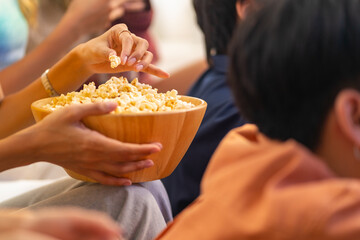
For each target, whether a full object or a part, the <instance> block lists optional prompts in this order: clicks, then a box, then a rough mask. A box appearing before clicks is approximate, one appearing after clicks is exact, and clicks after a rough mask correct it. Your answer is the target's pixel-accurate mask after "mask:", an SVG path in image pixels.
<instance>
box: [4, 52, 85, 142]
mask: <svg viewBox="0 0 360 240" xmlns="http://www.w3.org/2000/svg"><path fill="white" fill-rule="evenodd" d="M90 75H91V73H90V72H89V71H88V70H87V69H86V68H85V67H84V65H83V61H82V60H81V59H80V57H79V55H78V54H77V50H76V49H74V50H73V51H71V52H70V53H69V54H68V55H66V56H65V57H64V58H63V59H62V60H60V61H59V62H58V63H57V64H55V65H54V67H52V68H51V70H50V71H49V73H48V78H49V80H50V82H51V84H52V86H53V87H54V89H55V90H56V91H57V92H58V93H67V92H69V91H73V90H76V89H77V88H79V87H80V86H81V84H82V83H83V82H84V81H85V80H86V79H87V78H88V77H89V76H90ZM46 97H48V94H47V92H46V91H45V89H44V87H43V85H42V83H41V81H40V79H37V80H35V81H34V82H33V83H31V84H30V85H29V86H27V87H26V88H24V89H23V90H21V91H19V92H16V93H14V94H11V95H9V96H5V98H4V100H3V101H2V103H1V105H0V119H1V125H0V139H1V138H4V137H6V136H9V135H10V134H13V133H15V132H17V131H19V130H21V129H23V128H25V127H27V126H29V125H31V124H32V123H33V122H34V120H33V117H32V113H31V109H30V105H31V103H32V102H34V101H36V100H38V99H41V98H46Z"/></svg>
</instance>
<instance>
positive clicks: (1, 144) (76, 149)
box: [0, 103, 161, 185]
mask: <svg viewBox="0 0 360 240" xmlns="http://www.w3.org/2000/svg"><path fill="white" fill-rule="evenodd" d="M116 106H117V105H116V103H98V104H85V105H82V104H79V105H73V106H70V107H67V108H64V109H60V110H57V111H55V112H54V113H52V114H50V115H49V116H47V117H45V118H44V119H43V120H42V121H40V122H39V123H37V124H35V125H33V126H31V127H29V128H26V129H24V130H22V131H20V132H17V133H16V134H13V135H11V136H9V137H7V138H5V139H2V140H0V171H3V170H6V169H10V168H14V167H19V166H24V165H28V164H31V163H34V162H41V161H43V162H50V163H53V164H57V165H59V166H62V167H64V168H67V169H69V170H72V171H74V172H77V173H79V174H82V175H85V176H88V177H90V178H92V179H94V180H96V181H98V182H100V183H102V184H107V185H130V184H131V181H130V180H128V179H126V178H119V177H117V176H120V175H123V174H124V173H128V172H132V171H136V170H140V169H143V168H147V167H151V166H153V162H152V161H151V160H149V159H147V156H148V155H150V154H152V153H155V152H158V151H160V150H161V145H160V144H159V143H152V144H130V143H123V142H120V141H117V140H114V139H110V138H107V137H105V136H104V135H102V134H100V133H98V132H96V131H93V130H90V129H88V128H86V127H85V126H84V125H83V124H82V123H81V119H82V118H84V117H86V116H89V115H99V114H106V113H109V112H110V111H112V110H114V109H115V108H116ZM29 140H31V141H29Z"/></svg>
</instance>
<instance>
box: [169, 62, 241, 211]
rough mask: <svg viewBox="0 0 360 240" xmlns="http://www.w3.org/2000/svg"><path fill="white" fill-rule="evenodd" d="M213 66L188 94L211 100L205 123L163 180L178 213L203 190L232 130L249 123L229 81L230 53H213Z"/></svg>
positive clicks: (174, 209)
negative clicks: (212, 163)
mask: <svg viewBox="0 0 360 240" xmlns="http://www.w3.org/2000/svg"><path fill="white" fill-rule="evenodd" d="M212 61H213V66H212V67H211V68H209V69H208V70H207V71H206V72H205V73H204V74H203V75H202V76H201V78H200V79H199V80H198V81H197V82H196V83H195V84H194V86H193V87H192V88H191V89H190V91H189V93H188V94H187V95H189V96H193V97H198V98H201V99H203V100H205V101H206V102H207V104H208V106H207V110H206V113H205V116H204V119H203V121H202V123H201V126H200V128H199V130H198V132H197V134H196V136H195V138H194V140H193V142H192V143H191V145H190V147H189V149H188V151H187V152H186V154H185V156H184V157H183V159H182V160H181V162H180V164H179V165H178V167H177V168H176V169H175V170H174V172H173V173H172V174H171V175H170V176H169V177H167V178H165V179H163V183H164V185H165V188H166V190H167V192H168V195H169V198H170V202H171V207H172V211H173V214H174V216H175V215H177V214H178V213H179V212H180V211H182V210H183V209H184V208H185V207H186V206H188V205H189V204H190V203H191V202H192V201H193V200H195V198H197V197H198V195H199V192H200V182H201V178H202V176H203V174H204V171H205V169H206V167H207V164H208V162H209V160H210V158H211V156H212V154H213V152H214V151H215V149H216V147H217V146H218V144H219V142H220V141H221V140H222V138H223V137H224V136H225V135H226V134H227V133H228V132H229V130H231V129H233V128H236V127H239V126H241V125H243V124H244V123H246V121H245V120H244V119H243V118H242V117H241V115H240V113H239V110H238V109H237V107H236V106H235V103H234V100H233V97H232V94H231V90H230V88H229V86H228V84H227V81H226V74H227V68H228V57H227V56H225V55H218V56H214V57H212Z"/></svg>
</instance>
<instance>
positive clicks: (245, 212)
mask: <svg viewBox="0 0 360 240" xmlns="http://www.w3.org/2000/svg"><path fill="white" fill-rule="evenodd" d="M359 171H360V169H359ZM157 239H169V240H177V239H179V240H192V239H194V240H195V239H196V240H212V239H214V240H215V239H216V240H227V239H236V240H241V239H246V240H250V239H251V240H255V239H256V240H283V239H284V240H285V239H288V240H300V239H301V240H305V239H306V240H325V239H326V240H330V239H331V240H356V239H360V181H359V180H356V179H343V178H339V177H336V176H335V174H334V173H333V172H331V171H330V169H329V168H328V167H327V166H326V165H325V164H324V163H323V162H322V161H321V159H319V158H318V157H316V156H315V155H314V154H313V153H312V152H310V151H309V150H307V149H306V148H305V147H303V146H302V145H300V144H299V143H297V142H296V141H294V140H289V141H286V142H283V143H281V142H278V141H273V140H270V139H268V138H266V137H265V136H264V135H262V134H260V133H259V132H258V129H257V128H256V127H255V126H254V125H250V124H249V125H245V126H243V127H241V128H238V129H235V130H233V131H232V132H230V133H229V134H228V135H227V136H226V137H225V138H224V140H223V141H222V142H221V144H220V145H219V147H218V149H217V150H216V152H215V153H214V155H213V158H212V160H211V162H210V164H209V166H208V168H207V170H206V172H205V175H204V178H203V181H202V185H201V195H200V196H199V197H198V199H197V200H196V201H195V202H194V203H193V204H192V205H190V206H189V207H188V208H187V209H185V210H184V211H183V212H182V213H181V214H179V215H178V216H177V217H176V218H175V220H174V222H172V223H171V224H170V225H169V226H168V228H167V229H165V231H163V232H162V233H161V234H160V235H159V236H158V238H157Z"/></svg>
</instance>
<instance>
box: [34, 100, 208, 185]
mask: <svg viewBox="0 0 360 240" xmlns="http://www.w3.org/2000/svg"><path fill="white" fill-rule="evenodd" d="M52 99H53V98H45V99H41V100H38V101H35V102H34V103H32V105H31V110H32V113H33V115H34V118H35V120H36V121H37V122H38V121H41V120H42V119H43V118H44V117H45V116H47V115H48V114H50V113H51V112H52V110H49V109H45V108H43V106H45V105H46V104H48V103H50V102H51V100H52ZM180 99H181V100H183V101H186V102H191V103H193V104H194V105H195V107H192V108H190V109H181V110H172V111H168V112H140V113H125V114H124V113H115V114H114V113H111V114H105V115H99V116H89V117H86V118H84V119H83V123H84V124H85V125H86V126H87V127H88V128H90V129H93V130H96V131H98V132H100V133H102V134H104V135H105V136H107V137H110V138H114V139H117V140H119V141H122V142H128V143H151V142H160V143H162V145H163V148H162V150H161V151H160V152H158V153H154V154H151V155H149V156H148V158H149V159H152V160H153V161H154V166H152V167H150V168H146V169H142V170H138V171H134V172H131V173H127V174H123V175H120V176H117V177H125V178H129V179H130V180H131V181H132V182H134V183H136V182H146V181H152V180H157V179H161V178H164V177H167V176H169V175H170V174H171V173H172V172H173V171H174V169H175V168H176V166H177V165H178V164H179V162H180V161H181V159H182V157H183V156H184V154H185V152H186V151H187V149H188V147H189V146H190V144H191V142H192V140H193V138H194V137H195V134H196V132H197V130H198V128H199V126H200V123H201V121H202V119H203V116H204V114H205V111H206V107H207V103H206V102H205V101H204V100H202V99H199V98H195V97H189V96H181V98H180ZM65 171H66V172H67V173H68V174H69V176H71V177H73V178H75V179H79V180H82V181H88V182H96V181H95V180H93V179H91V178H88V177H86V176H83V175H80V174H78V173H75V172H73V171H70V170H68V169H65Z"/></svg>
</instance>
